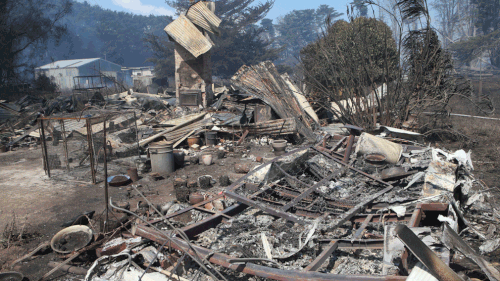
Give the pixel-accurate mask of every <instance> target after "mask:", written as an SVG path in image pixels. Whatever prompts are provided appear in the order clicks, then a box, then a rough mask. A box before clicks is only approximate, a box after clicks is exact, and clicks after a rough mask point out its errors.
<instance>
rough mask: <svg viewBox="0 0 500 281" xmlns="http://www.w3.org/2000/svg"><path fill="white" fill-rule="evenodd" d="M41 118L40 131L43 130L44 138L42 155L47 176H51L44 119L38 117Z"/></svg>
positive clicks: (42, 136)
mask: <svg viewBox="0 0 500 281" xmlns="http://www.w3.org/2000/svg"><path fill="white" fill-rule="evenodd" d="M38 120H40V131H41V136H40V137H41V139H42V150H43V151H42V157H43V164H44V168H45V171H46V172H47V176H48V177H49V178H50V165H49V155H48V152H47V143H46V141H45V129H44V127H43V126H44V125H43V119H41V118H40V119H38Z"/></svg>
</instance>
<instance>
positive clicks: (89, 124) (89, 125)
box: [38, 111, 140, 184]
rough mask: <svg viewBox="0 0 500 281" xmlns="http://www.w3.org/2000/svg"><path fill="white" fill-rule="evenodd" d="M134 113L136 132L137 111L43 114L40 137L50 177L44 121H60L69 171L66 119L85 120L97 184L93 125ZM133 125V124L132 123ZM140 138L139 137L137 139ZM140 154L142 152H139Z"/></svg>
mask: <svg viewBox="0 0 500 281" xmlns="http://www.w3.org/2000/svg"><path fill="white" fill-rule="evenodd" d="M132 113H133V114H134V120H135V122H136V123H135V128H136V133H137V116H136V114H135V111H122V112H110V111H104V112H102V113H101V114H100V115H99V116H93V117H84V116H80V117H69V116H68V117H50V116H42V117H39V118H38V122H39V124H40V125H39V128H40V139H41V144H42V159H43V166H44V170H45V172H46V174H47V176H48V177H49V178H50V175H51V173H50V166H49V159H48V157H49V156H48V152H47V142H46V139H45V128H44V121H59V122H60V124H61V126H62V137H63V142H64V147H63V149H64V155H65V159H66V169H67V170H68V171H69V170H70V168H69V159H68V157H69V156H68V144H67V138H66V132H65V129H64V120H85V128H86V130H87V145H88V150H89V151H88V153H89V161H90V170H91V177H92V183H93V184H97V178H96V177H97V171H96V159H95V157H96V155H94V154H95V150H94V139H93V136H92V125H94V124H96V123H100V122H105V120H107V118H108V117H109V116H111V115H116V116H118V115H120V114H132ZM130 126H131V125H130ZM137 140H138V139H137ZM137 146H138V149H139V148H140V147H139V142H138V141H137ZM139 155H140V154H139Z"/></svg>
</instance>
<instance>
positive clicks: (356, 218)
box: [135, 146, 448, 281]
mask: <svg viewBox="0 0 500 281" xmlns="http://www.w3.org/2000/svg"><path fill="white" fill-rule="evenodd" d="M309 149H311V150H314V151H315V152H318V153H320V154H322V155H324V156H326V157H327V158H329V159H332V160H333V161H335V162H337V163H339V164H341V165H343V166H344V167H345V168H347V169H350V170H352V171H354V172H356V173H358V174H361V175H363V176H365V177H368V178H369V179H371V180H374V181H376V182H378V183H380V184H383V185H385V186H386V187H385V188H384V189H383V190H381V191H379V192H376V193H375V194H372V195H370V196H369V198H368V199H364V200H363V201H362V202H361V203H359V204H357V205H355V206H351V208H349V211H347V212H345V213H344V214H343V215H341V218H340V220H339V221H337V223H336V224H335V227H338V226H340V225H341V224H342V223H343V222H346V221H348V220H350V221H352V222H357V223H361V225H360V227H359V228H358V229H357V230H356V232H355V233H354V236H353V238H352V239H321V240H319V242H321V243H325V244H327V245H325V246H324V247H323V250H322V252H321V253H320V254H319V255H317V256H316V258H315V259H314V260H313V261H312V262H311V263H310V264H309V265H308V266H306V267H305V268H304V269H303V270H301V271H299V270H282V269H276V268H272V267H267V266H262V265H258V264H255V263H252V262H247V263H244V264H236V263H232V260H235V258H234V257H231V256H229V255H226V254H224V253H218V252H214V251H212V250H210V249H207V248H204V247H201V246H198V245H194V244H189V243H187V242H186V241H184V240H183V239H180V238H177V237H172V236H171V233H169V232H158V231H156V230H154V229H152V228H150V227H147V226H145V225H143V224H142V225H138V226H137V228H136V230H135V235H138V236H142V237H144V238H147V239H150V240H152V241H154V242H156V243H160V244H164V245H165V247H166V248H168V249H173V250H179V251H183V252H189V253H190V254H193V255H196V254H197V255H198V256H199V257H200V258H202V259H204V260H207V261H209V262H211V263H213V264H217V265H220V266H223V267H226V268H228V269H232V270H235V271H238V272H242V273H246V274H251V275H256V276H260V277H264V278H271V279H275V280H374V281H375V280H377V281H380V280H391V281H392V280H406V278H407V276H396V275H339V274H329V273H320V272H317V270H318V269H319V268H320V267H321V266H322V265H323V264H324V262H325V261H327V260H328V258H329V257H330V256H331V254H332V253H333V252H334V251H335V250H337V249H351V250H354V249H372V250H382V249H384V247H385V245H384V244H385V243H384V239H360V238H361V235H362V233H363V230H364V229H365V228H366V227H367V226H368V223H370V222H372V223H380V222H400V223H403V222H404V223H406V224H407V226H409V227H417V226H419V224H420V222H421V220H422V218H423V216H424V215H425V212H436V211H437V212H443V211H446V210H448V204H445V203H430V204H423V203H418V204H417V205H416V208H415V210H414V211H413V212H412V213H406V214H405V215H404V216H403V217H398V216H396V215H395V214H389V215H388V216H385V218H384V219H381V218H380V217H376V216H374V215H373V214H360V212H361V211H362V210H363V209H364V208H365V207H366V206H367V205H368V204H369V203H371V202H372V201H373V200H374V199H376V198H377V197H379V196H380V195H382V194H384V193H387V192H388V191H390V190H392V188H393V186H392V185H390V184H389V183H386V182H384V181H382V180H379V179H377V178H374V177H372V176H371V175H369V174H366V173H364V172H362V171H360V170H358V169H356V168H354V167H352V166H349V165H348V164H345V163H343V162H342V161H341V160H339V159H337V158H335V157H333V156H331V155H329V154H327V153H324V152H323V151H321V150H319V149H317V148H316V147H314V146H308V147H305V148H299V149H296V150H293V151H291V152H288V153H286V154H284V155H282V156H280V157H276V158H274V159H273V160H271V161H270V162H268V163H266V164H263V165H261V166H260V167H258V168H256V169H254V170H253V171H251V172H250V173H248V174H247V175H246V176H244V177H242V178H240V179H239V180H237V181H236V182H234V183H233V184H232V185H231V186H229V187H228V188H227V189H226V191H225V192H224V193H222V194H219V195H217V196H215V197H213V198H211V199H208V200H205V201H203V202H200V203H198V204H195V205H192V206H190V207H188V208H185V209H182V210H180V211H177V212H175V213H172V214H170V215H167V216H165V217H164V218H162V219H155V220H152V221H150V223H156V222H160V221H162V220H163V219H171V218H174V217H176V216H179V215H181V214H184V213H186V212H188V211H190V210H198V211H202V212H208V213H212V215H211V216H209V217H207V218H205V219H203V220H201V221H198V222H196V223H194V224H191V225H188V226H185V227H183V228H181V230H182V231H183V232H184V233H185V234H186V235H187V236H188V237H189V239H193V238H195V237H196V236H197V235H199V234H201V233H202V232H204V231H206V230H208V229H210V228H214V227H217V226H218V225H219V224H220V223H222V222H226V221H228V220H230V219H232V218H234V217H236V216H237V215H239V214H240V213H242V212H243V211H244V210H245V209H247V208H257V209H260V210H262V211H263V212H265V213H267V214H269V215H271V216H275V217H281V218H285V219H286V220H289V221H292V222H295V223H299V224H304V223H305V222H304V221H302V220H300V219H299V218H298V217H297V216H302V217H313V218H314V216H312V215H311V214H308V213H307V210H305V212H302V213H301V212H297V213H296V215H297V216H295V215H292V214H290V213H287V212H286V211H287V210H290V208H291V207H293V206H295V205H296V204H297V203H298V202H300V201H301V200H303V199H305V198H306V196H307V195H308V194H310V193H312V192H313V191H315V190H316V188H317V187H319V185H320V184H322V183H324V182H326V181H329V180H331V179H333V178H334V177H335V176H337V175H339V174H338V173H332V175H329V176H327V177H326V178H323V179H322V180H321V181H320V182H319V183H317V184H315V185H313V186H308V188H307V189H306V191H304V192H302V193H301V194H300V195H297V196H295V197H294V198H293V199H292V200H291V201H290V202H289V203H288V204H286V205H285V206H282V207H281V208H279V209H277V208H272V207H268V206H266V205H263V204H261V203H258V202H257V201H254V200H253V199H254V198H256V196H258V195H259V194H261V193H263V192H265V191H267V190H269V189H270V188H272V185H269V186H267V187H266V188H264V189H261V190H258V191H257V192H255V193H253V194H252V195H250V196H248V197H244V196H241V195H238V194H236V193H234V191H235V190H236V189H237V188H239V187H241V186H242V185H244V184H245V183H244V182H245V180H246V179H248V178H249V177H250V176H252V175H254V174H255V173H256V172H258V171H259V170H261V169H263V168H264V167H267V166H269V165H275V163H276V162H277V161H279V160H281V159H283V158H285V157H288V156H290V155H293V154H295V153H297V152H300V151H303V150H309ZM282 172H284V174H285V177H288V178H293V179H295V180H296V181H298V182H300V180H299V179H297V178H296V177H293V176H291V175H289V174H288V173H286V172H285V171H283V170H282ZM303 184H305V183H303ZM305 185H306V186H307V184H305ZM223 196H228V197H231V198H233V199H235V200H236V201H238V203H236V204H234V205H232V206H230V207H228V208H226V209H225V210H223V211H221V212H218V213H214V212H212V211H208V210H206V209H204V208H202V207H203V206H204V205H205V204H207V203H209V202H212V201H214V200H217V199H220V198H222V197H223ZM316 217H317V216H316ZM168 240H175V243H171V242H170V243H167V241H168ZM408 257H409V252H408V251H406V250H405V252H403V254H402V255H401V259H402V265H403V267H404V268H406V269H408V261H407V259H408Z"/></svg>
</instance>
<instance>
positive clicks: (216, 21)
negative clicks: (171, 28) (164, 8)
mask: <svg viewBox="0 0 500 281" xmlns="http://www.w3.org/2000/svg"><path fill="white" fill-rule="evenodd" d="M186 17H187V18H188V19H190V20H191V22H192V23H194V24H196V25H197V26H199V27H201V28H203V29H204V30H206V31H208V32H210V33H213V34H215V35H217V36H220V30H219V28H218V27H219V25H220V23H221V19H220V18H218V17H217V16H216V15H215V14H214V13H213V12H212V11H211V10H210V9H209V8H208V7H207V3H205V2H203V1H200V2H198V3H196V4H194V5H192V6H191V7H189V10H188V11H187V13H186Z"/></svg>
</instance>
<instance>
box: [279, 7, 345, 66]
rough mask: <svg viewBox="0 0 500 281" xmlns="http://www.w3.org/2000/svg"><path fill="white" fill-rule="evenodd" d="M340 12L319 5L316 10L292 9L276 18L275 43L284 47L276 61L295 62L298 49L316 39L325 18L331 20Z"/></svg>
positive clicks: (338, 15) (291, 63) (324, 22)
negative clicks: (276, 34)
mask: <svg viewBox="0 0 500 281" xmlns="http://www.w3.org/2000/svg"><path fill="white" fill-rule="evenodd" d="M341 15H342V14H341V13H338V12H337V11H336V10H335V9H334V8H332V7H329V6H328V5H321V6H319V7H318V8H317V9H316V10H314V9H306V10H293V11H291V12H289V13H288V14H286V15H284V16H282V17H279V18H278V24H277V25H276V30H277V33H278V36H277V38H276V41H277V43H278V44H279V45H280V46H282V47H283V48H284V51H283V52H282V53H281V54H280V58H279V60H278V63H286V64H289V65H294V64H296V58H297V57H298V56H299V53H300V50H301V49H302V48H304V47H305V46H306V45H307V44H309V43H311V42H313V41H315V40H316V39H318V36H319V35H320V33H321V30H322V29H323V28H324V27H325V24H326V20H327V19H329V21H330V22H333V21H334V20H335V19H336V18H337V17H340V16H341Z"/></svg>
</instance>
